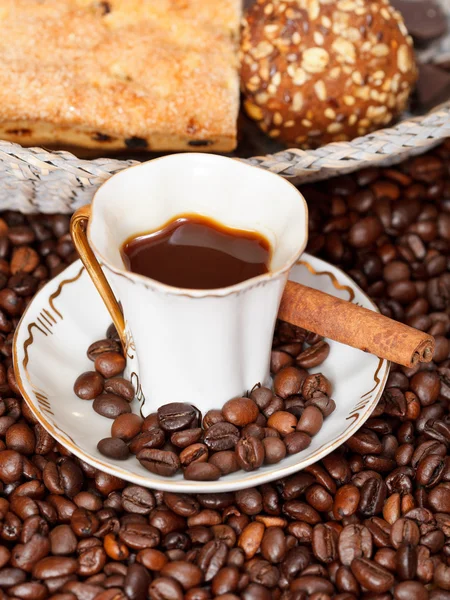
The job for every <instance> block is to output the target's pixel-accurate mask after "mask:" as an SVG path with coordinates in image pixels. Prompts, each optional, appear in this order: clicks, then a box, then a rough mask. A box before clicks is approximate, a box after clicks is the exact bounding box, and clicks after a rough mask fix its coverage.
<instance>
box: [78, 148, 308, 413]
mask: <svg viewBox="0 0 450 600" xmlns="http://www.w3.org/2000/svg"><path fill="white" fill-rule="evenodd" d="M185 214H189V215H190V214H200V215H204V216H206V217H210V218H212V219H214V220H215V221H218V222H220V223H222V224H224V225H226V226H228V227H232V228H237V229H241V230H242V229H244V230H252V231H257V232H259V233H260V234H262V235H264V236H265V237H266V238H267V240H268V241H269V242H270V245H271V248H272V254H271V261H270V265H269V272H268V273H266V274H263V275H259V276H257V277H253V278H251V279H248V280H246V281H243V282H242V283H238V284H236V285H233V286H229V287H224V288H220V289H213V290H195V289H182V288H177V287H172V286H168V285H165V284H163V283H160V282H158V281H155V280H153V279H149V278H147V277H144V276H142V275H138V274H136V273H132V272H130V271H128V270H127V269H126V268H125V266H124V263H123V260H122V257H121V247H122V245H123V243H124V242H125V241H126V240H127V239H129V238H130V237H132V236H133V235H138V234H141V233H146V232H150V231H155V230H158V229H161V228H162V227H163V226H164V225H165V224H167V222H169V221H171V220H173V219H174V218H176V217H178V216H180V215H185ZM71 226H72V235H73V238H74V242H75V245H76V247H77V249H78V251H79V253H80V256H81V260H82V261H83V263H84V265H85V267H86V269H87V271H88V272H89V274H90V275H91V277H92V280H93V282H94V284H95V285H96V287H97V289H98V291H99V292H100V294H101V296H102V298H103V300H104V301H105V304H106V306H107V308H108V310H109V311H110V313H111V317H112V319H113V321H114V324H115V325H116V328H117V330H118V332H119V335H120V337H121V340H122V343H123V344H124V346H125V349H126V351H127V352H130V346H131V347H132V348H133V352H134V350H135V352H136V354H137V359H138V364H139V378H140V386H141V388H142V392H143V395H144V396H145V402H144V403H143V405H142V413H143V414H144V416H147V415H148V414H150V413H151V412H155V411H156V410H157V408H158V407H159V406H161V405H163V404H167V403H169V402H188V403H190V404H193V405H195V406H196V407H197V408H199V409H200V410H201V411H202V413H203V414H204V413H205V412H206V411H208V410H210V409H212V408H219V409H220V408H221V407H222V406H223V404H224V403H225V402H226V401H227V400H229V399H231V398H234V397H239V396H242V395H243V394H244V393H245V392H247V391H248V390H250V389H251V388H252V387H253V386H254V385H255V384H256V383H258V382H260V383H267V382H268V380H269V364H270V351H271V341H272V336H273V331H274V327H275V322H276V318H277V313H278V307H279V303H280V300H281V296H282V293H283V289H284V286H285V284H286V281H287V278H288V275H289V270H290V268H291V267H292V266H293V265H294V263H295V262H296V261H297V260H298V258H299V256H300V254H301V253H302V252H303V250H304V248H305V246H306V242H307V235H308V216H307V206H306V203H305V200H304V198H303V196H302V195H301V194H300V192H299V191H298V190H297V189H296V188H295V187H294V186H293V185H292V184H291V183H289V182H288V181H287V180H286V179H283V178H282V177H280V176H278V175H275V174H273V173H270V172H269V171H265V170H263V169H260V168H257V167H253V166H250V165H248V164H245V163H243V162H240V161H238V160H235V159H231V158H225V157H222V156H215V155H211V154H200V153H193V154H172V155H169V156H165V157H162V158H158V159H155V160H151V161H149V162H146V163H142V164H140V165H137V166H134V167H131V168H129V169H125V170H123V171H121V172H120V173H118V174H117V175H114V176H113V177H111V178H110V179H109V180H108V181H106V183H104V184H103V185H102V186H101V187H100V188H99V190H98V191H97V193H96V194H95V196H94V199H93V202H92V205H88V206H85V207H83V208H81V209H79V210H78V211H77V212H76V213H75V215H74V216H73V218H72V225H71ZM99 263H101V265H102V267H103V271H102V269H101V268H100V266H99ZM105 276H106V277H105ZM110 286H111V287H110ZM111 288H112V289H111ZM112 290H114V292H113V291H112ZM116 298H117V299H118V300H119V301H120V304H121V307H122V311H123V313H122V311H121V309H120V308H119V305H118V304H117V301H116Z"/></svg>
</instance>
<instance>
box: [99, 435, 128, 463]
mask: <svg viewBox="0 0 450 600" xmlns="http://www.w3.org/2000/svg"><path fill="white" fill-rule="evenodd" d="M97 449H98V451H99V452H100V454H103V455H104V456H107V457H108V458H113V459H114V460H125V459H127V458H128V457H129V455H130V451H129V450H128V446H127V444H126V442H124V441H123V440H122V439H120V438H118V437H110V438H104V439H103V440H100V441H99V443H98V444H97Z"/></svg>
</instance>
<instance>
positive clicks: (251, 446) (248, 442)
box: [236, 436, 264, 471]
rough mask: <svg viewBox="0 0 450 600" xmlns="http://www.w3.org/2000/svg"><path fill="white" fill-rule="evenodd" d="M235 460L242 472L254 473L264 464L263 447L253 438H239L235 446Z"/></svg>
mask: <svg viewBox="0 0 450 600" xmlns="http://www.w3.org/2000/svg"><path fill="white" fill-rule="evenodd" d="M236 458H237V461H238V464H239V466H240V467H241V468H242V469H244V471H254V470H255V469H259V467H260V466H261V465H262V464H263V462H264V446H263V444H262V442H261V441H260V440H259V439H258V438H255V437H251V436H250V437H245V438H241V439H240V440H239V441H238V443H237V444H236Z"/></svg>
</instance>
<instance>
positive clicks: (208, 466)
mask: <svg viewBox="0 0 450 600" xmlns="http://www.w3.org/2000/svg"><path fill="white" fill-rule="evenodd" d="M221 474H222V472H221V470H220V469H219V467H217V466H216V465H214V464H212V463H205V462H198V461H197V462H192V463H190V464H189V465H188V466H187V467H186V468H185V469H184V478H185V479H193V480H195V481H215V480H216V479H219V477H220V476H221Z"/></svg>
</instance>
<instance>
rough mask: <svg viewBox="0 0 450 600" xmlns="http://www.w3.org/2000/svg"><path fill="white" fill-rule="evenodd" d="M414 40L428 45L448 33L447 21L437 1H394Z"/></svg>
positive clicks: (393, 4)
mask: <svg viewBox="0 0 450 600" xmlns="http://www.w3.org/2000/svg"><path fill="white" fill-rule="evenodd" d="M391 4H392V6H393V7H394V8H395V9H397V10H398V11H400V12H401V14H402V16H403V19H404V21H405V25H406V29H407V30H408V32H409V33H410V35H412V37H413V38H414V40H415V41H416V42H418V43H420V44H426V43H427V42H430V41H431V40H434V39H436V38H438V37H441V35H444V33H445V32H446V31H447V19H446V16H445V15H444V13H443V11H442V9H441V7H440V6H439V4H438V3H437V2H436V1H435V0H392V2H391Z"/></svg>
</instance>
